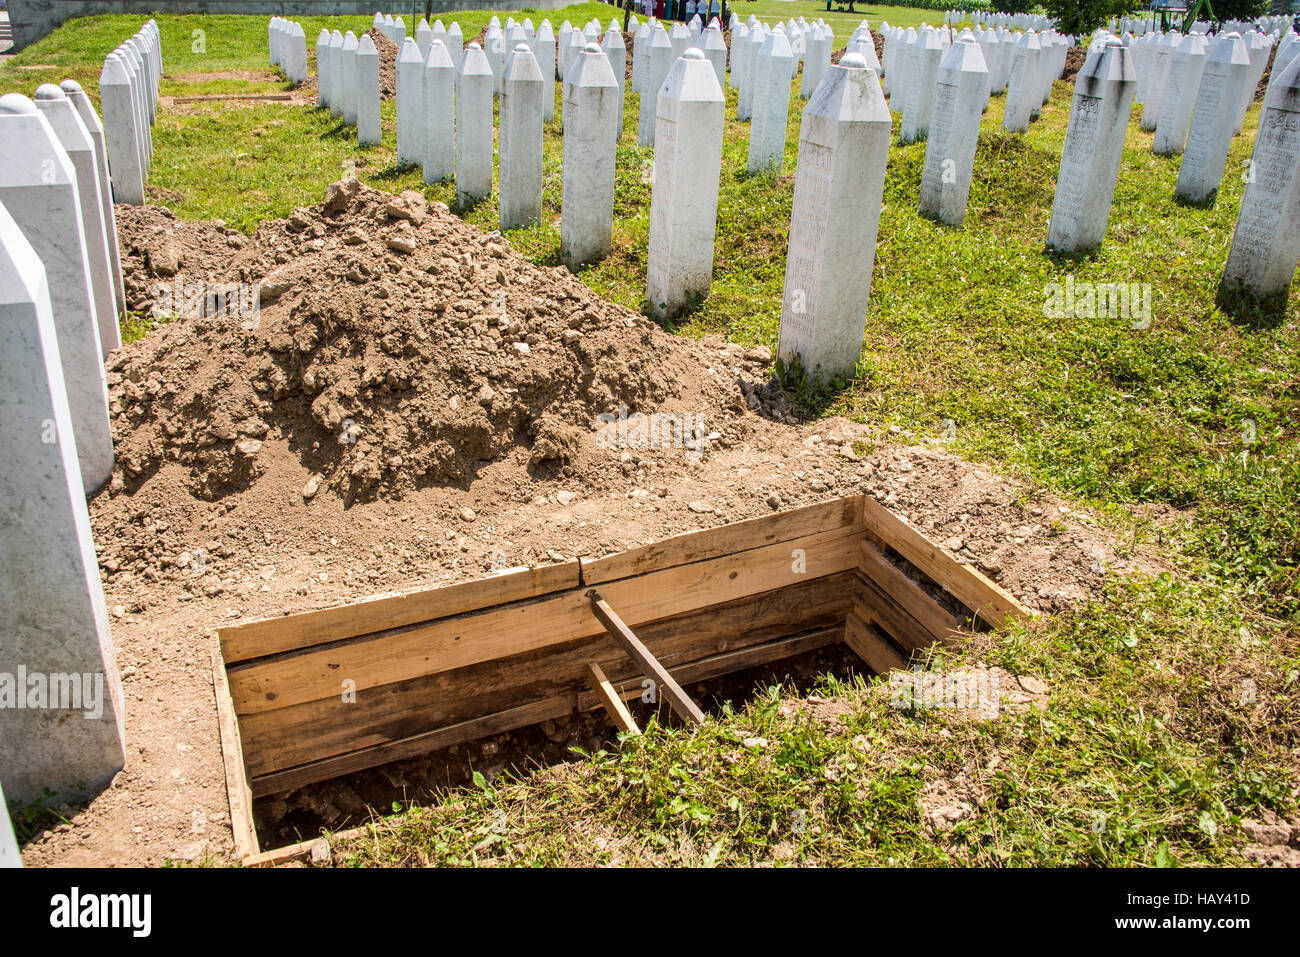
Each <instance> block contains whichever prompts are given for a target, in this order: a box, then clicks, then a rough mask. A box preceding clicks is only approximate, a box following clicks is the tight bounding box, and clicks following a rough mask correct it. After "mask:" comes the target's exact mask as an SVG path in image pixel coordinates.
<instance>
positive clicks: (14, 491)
mask: <svg viewBox="0 0 1300 957" xmlns="http://www.w3.org/2000/svg"><path fill="white" fill-rule="evenodd" d="M13 96H17V94H13ZM18 99H19V100H25V98H23V97H18ZM27 107H30V101H26V104H25V105H24V104H20V103H16V102H15V101H14V100H12V99H11V98H10V97H8V96H6V97H3V98H0V123H3V124H4V125H6V126H10V127H12V126H13V124H14V118H15V117H19V118H20V119H18V120H17V122H18V123H19V124H20V125H22V126H24V128H25V132H24V139H23V140H20V142H21V141H26V134H28V133H32V132H35V133H36V135H37V137H38V138H44V139H45V140H46V143H45V144H44V145H46V146H56V144H54V142H53V137H52V136H50V131H49V129H48V124H47V125H46V128H45V129H44V130H43V131H41V130H36V131H33V129H32V128H33V127H34V126H35V127H39V125H40V124H39V123H33V121H34V120H42V119H43V118H42V116H41V114H39V113H37V112H36V109H35V107H30V112H28V111H27ZM15 110H17V112H14V111H15ZM22 117H25V118H26V119H21V118H22ZM10 133H17V130H12V129H11V130H7V131H6V132H5V133H4V134H0V144H5V145H8V144H10V143H13V142H15V141H14V140H13V139H12V138H11V137H10V135H9V134H10ZM30 145H32V146H33V148H39V146H40V145H41V144H36V143H31V144H30ZM4 149H5V146H3V145H0V151H2V150H4ZM9 162H10V160H9V158H8V157H6V163H5V165H6V166H8V165H9ZM24 165H27V164H26V163H24ZM56 165H62V166H63V167H64V168H63V169H60V170H58V172H57V173H56V179H59V180H61V181H60V182H57V183H42V184H41V186H42V188H43V189H45V190H46V192H45V193H44V194H43V196H37V194H35V193H33V192H31V191H28V194H27V196H25V197H24V196H15V191H14V190H12V189H4V190H0V192H2V193H4V194H5V195H4V196H0V355H3V356H4V361H3V362H0V421H3V422H4V423H5V435H6V437H7V439H8V441H7V442H6V449H5V455H4V456H3V459H2V460H0V501H3V502H5V503H6V506H7V511H6V514H5V534H4V535H0V578H2V579H3V580H4V581H6V582H10V583H12V584H14V585H17V584H18V583H21V587H14V588H10V589H9V590H8V594H6V596H5V603H6V604H5V611H6V614H7V615H8V626H7V627H6V628H5V629H4V631H3V632H2V633H0V661H4V662H6V663H8V664H9V665H10V666H11V667H12V666H13V665H15V664H17V665H18V666H19V667H18V668H16V669H14V670H16V671H20V672H21V671H25V672H26V680H24V679H23V678H21V677H20V678H19V679H18V680H19V681H20V682H22V683H21V684H20V685H19V687H18V688H17V689H16V690H17V693H18V694H19V695H23V696H25V697H26V696H27V695H28V694H29V692H30V690H31V689H32V687H33V683H34V682H36V680H37V679H39V681H40V682H41V683H42V684H43V685H44V686H45V687H46V688H48V687H49V684H50V683H51V682H59V683H60V686H61V687H64V688H66V687H68V684H67V683H68V682H75V685H76V689H77V691H78V692H81V694H79V695H78V696H77V699H74V700H75V703H76V704H77V705H79V707H76V708H73V707H69V705H71V704H73V703H74V702H73V701H59V702H57V703H56V702H54V701H52V700H37V701H31V700H27V701H25V704H26V706H22V705H19V706H14V704H15V703H14V702H13V701H10V702H9V706H8V707H4V708H0V779H3V781H4V785H5V788H6V791H5V797H7V798H8V799H10V800H13V801H19V802H24V803H26V802H30V801H34V800H38V799H40V798H42V797H43V796H44V795H45V792H46V791H47V790H48V791H53V792H54V793H55V794H58V795H60V796H64V797H74V796H82V795H84V794H85V790H86V789H87V788H90V789H98V788H99V787H102V786H103V785H105V784H107V783H108V782H109V781H110V780H111V779H112V777H113V775H115V774H116V773H117V772H118V771H120V770H121V769H122V767H123V764H124V762H125V736H124V726H123V707H122V687H121V681H120V678H119V675H118V670H117V663H116V659H115V657H114V651H113V644H112V640H111V638H110V635H109V629H108V612H107V609H106V607H105V603H104V593H103V588H102V585H101V582H100V577H99V563H98V561H97V560H96V557H95V547H94V543H93V541H92V539H91V533H90V518H89V515H88V513H87V510H86V486H85V485H84V484H83V481H82V471H83V464H82V463H81V462H79V460H78V451H79V450H78V448H77V447H76V445H75V444H74V442H73V441H72V437H73V436H74V435H75V434H76V433H77V430H76V427H75V421H74V416H75V414H76V413H75V411H74V410H73V408H72V403H71V401H70V400H71V398H72V396H71V394H70V393H71V390H73V389H77V388H78V387H77V384H76V382H75V380H73V379H71V378H70V375H73V374H76V373H70V371H69V362H68V359H67V357H66V356H65V354H64V349H65V345H70V344H68V343H66V342H65V332H66V331H69V330H67V329H66V327H61V326H60V325H59V310H60V308H61V307H60V306H59V305H56V302H55V300H56V299H57V298H58V297H59V292H58V289H57V285H58V284H59V282H60V281H66V282H67V283H68V284H72V282H73V280H74V279H75V278H76V277H73V276H70V275H67V274H66V271H65V266H66V263H67V256H66V255H65V256H64V257H61V258H56V259H53V260H51V259H47V258H46V257H45V256H42V255H41V253H40V252H39V251H38V250H37V249H36V248H35V247H34V246H33V244H32V242H31V241H30V239H29V236H30V235H31V233H30V232H29V231H28V230H26V229H24V228H23V226H22V225H21V224H20V222H18V221H17V220H16V219H15V218H14V217H13V216H12V215H11V213H10V210H9V203H8V200H9V199H14V198H18V199H21V200H33V199H34V200H35V201H36V202H40V199H41V198H45V199H48V200H50V202H51V209H50V212H51V216H52V219H58V220H60V221H61V222H62V224H63V225H75V220H74V219H73V217H71V216H69V211H71V210H74V209H75V201H74V200H73V197H72V196H71V195H69V194H70V193H71V192H74V191H75V186H74V185H73V184H72V183H71V182H70V181H69V180H68V179H65V177H69V178H70V177H71V176H72V170H71V168H70V164H68V161H67V159H66V157H65V158H62V163H61V164H56ZM0 175H5V174H3V173H0ZM38 182H39V181H38ZM24 205H29V203H26V202H25V203H24ZM70 235H75V232H74V233H72V234H70ZM60 239H61V240H62V242H63V243H64V245H65V246H72V245H73V241H72V240H70V239H69V238H68V237H67V236H63V237H60ZM83 280H84V277H83ZM81 332H82V335H83V338H85V339H87V340H90V339H92V337H93V332H92V331H91V330H87V329H86V328H85V324H84V323H82V329H81ZM79 351H80V352H85V351H86V350H84V349H82V350H79ZM95 351H97V350H95ZM95 364H96V366H97V367H98V376H97V378H98V381H99V382H101V383H102V381H103V374H104V370H103V365H102V364H100V363H99V362H98V361H96V363H95ZM92 381H94V378H92ZM107 411H108V410H107V406H105V408H104V412H105V414H107ZM20 503H21V506H20ZM52 705H53V706H52ZM57 705H62V706H57ZM0 830H3V831H4V832H5V833H0V862H3V863H4V864H13V863H14V862H13V860H12V857H13V854H14V850H15V849H14V848H13V846H12V835H11V834H9V833H7V831H8V820H7V816H6V815H5V814H4V813H3V812H0Z"/></svg>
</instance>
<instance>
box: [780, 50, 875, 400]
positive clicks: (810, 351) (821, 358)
mask: <svg viewBox="0 0 1300 957" xmlns="http://www.w3.org/2000/svg"><path fill="white" fill-rule="evenodd" d="M891 127H892V121H891V119H890V116H889V108H888V107H887V106H886V105H885V97H884V93H883V91H882V90H881V87H880V82H879V80H878V79H877V77H876V73H875V71H874V70H871V69H869V68H868V67H867V65H866V61H865V60H864V59H863V58H862V56H861V55H860V54H856V53H850V54H846V55H845V56H844V57H843V58H841V60H840V62H839V63H838V64H835V65H832V66H830V67H828V68H827V72H826V76H825V77H823V79H822V82H821V83H820V84H819V85H818V87H817V90H816V92H815V93H814V94H813V97H812V99H811V100H809V101H808V105H807V106H806V107H805V108H804V111H803V117H802V119H801V120H800V127H799V159H798V162H797V164H796V167H795V185H794V206H793V210H792V212H791V216H790V243H789V251H788V253H787V257H786V269H785V285H784V291H783V296H782V306H781V327H780V333H779V337H778V341H777V354H778V356H779V357H780V358H781V360H782V361H783V362H785V363H787V364H788V365H790V364H800V365H802V367H803V369H804V370H805V371H806V372H807V373H808V374H809V376H810V377H811V378H814V379H823V380H826V379H830V378H833V377H834V376H837V375H846V374H847V375H852V373H853V371H854V369H855V367H856V365H857V362H858V358H859V356H860V355H861V353H862V335H863V331H864V329H865V326H866V312H867V303H868V300H869V298H870V294H871V274H872V265H873V260H874V259H875V249H876V234H877V230H878V228H879V224H880V209H881V198H882V195H883V191H884V184H885V163H886V160H887V158H888V156H889V138H890V133H891Z"/></svg>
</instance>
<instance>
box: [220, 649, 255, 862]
mask: <svg viewBox="0 0 1300 957" xmlns="http://www.w3.org/2000/svg"><path fill="white" fill-rule="evenodd" d="M211 656H212V695H213V697H214V698H215V699H216V704H217V731H218V733H219V734H220V737H221V760H222V762H223V764H224V765H225V769H226V799H227V801H228V802H229V804H230V832H231V836H232V837H233V838H234V841H235V855H236V856H237V857H247V856H248V855H250V854H256V853H257V852H258V847H257V828H256V827H255V826H254V824H253V796H252V792H251V791H250V790H249V787H248V777H247V773H246V771H245V769H244V749H243V746H242V744H241V743H240V737H239V722H237V721H236V720H235V709H234V706H233V705H232V704H231V702H230V688H229V686H228V685H227V684H226V664H225V662H224V661H222V660H221V642H220V641H218V640H217V639H215V638H214V639H213V640H212V648H211Z"/></svg>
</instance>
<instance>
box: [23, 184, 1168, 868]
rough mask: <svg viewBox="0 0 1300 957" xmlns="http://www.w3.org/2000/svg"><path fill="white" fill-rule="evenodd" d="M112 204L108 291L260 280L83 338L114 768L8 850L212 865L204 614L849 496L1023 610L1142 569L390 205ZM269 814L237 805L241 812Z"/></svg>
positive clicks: (343, 197) (220, 836) (347, 191)
mask: <svg viewBox="0 0 1300 957" xmlns="http://www.w3.org/2000/svg"><path fill="white" fill-rule="evenodd" d="M117 212H118V223H119V227H120V230H121V245H122V252H123V268H124V271H125V272H126V274H127V280H126V281H127V289H128V300H129V301H130V302H131V303H132V304H133V305H134V306H139V305H141V304H144V303H147V302H148V300H149V298H150V296H151V295H152V294H153V293H152V291H151V290H152V288H153V286H154V285H155V284H171V285H173V287H174V284H175V283H176V282H177V281H178V279H180V280H183V281H185V282H200V281H202V282H209V283H215V282H239V281H245V282H260V283H261V284H262V295H263V303H264V304H263V306H262V309H261V312H260V315H259V316H257V318H256V320H250V319H248V318H242V317H240V316H218V317H209V318H181V319H177V320H175V321H172V322H170V323H169V324H167V325H164V326H161V327H160V328H158V329H156V330H155V331H154V332H153V333H152V334H150V335H149V336H147V337H146V338H145V339H143V340H140V341H139V342H136V343H133V344H131V345H129V346H126V347H124V348H123V349H121V350H120V351H119V352H118V353H116V354H114V355H113V356H112V357H110V361H109V363H108V369H109V382H110V403H111V407H112V416H113V430H114V439H115V443H116V448H117V455H118V466H117V468H116V470H115V472H114V476H113V479H112V481H111V483H110V485H109V486H108V487H107V488H105V489H104V490H102V491H101V492H99V493H98V494H96V495H95V496H94V497H93V498H92V500H91V502H90V511H91V521H92V526H93V530H94V535H95V541H96V545H97V550H98V554H99V559H100V565H101V572H102V575H103V580H104V587H105V592H106V597H107V603H108V606H109V608H110V610H111V617H112V628H113V637H114V641H115V643H116V645H117V648H118V662H119V666H120V668H121V669H122V679H123V688H124V691H125V701H126V707H127V714H126V729H127V740H128V753H127V763H126V769H125V770H124V771H123V772H122V773H121V774H120V775H118V777H117V779H116V780H115V781H114V782H113V783H112V785H111V786H110V787H109V788H108V789H107V790H105V791H104V792H103V793H101V794H100V795H98V796H97V797H96V798H94V799H93V800H92V801H91V802H90V803H89V804H88V805H87V806H85V807H82V808H65V809H64V814H65V816H66V817H67V818H68V819H69V823H68V824H64V825H60V826H59V827H57V828H55V829H53V830H51V831H47V832H45V833H44V834H42V835H39V836H38V837H36V838H35V839H34V840H33V841H31V842H30V843H29V844H28V845H27V847H26V848H25V850H24V861H25V863H27V864H28V865H85V866H100V865H157V864H161V863H163V862H164V861H166V860H168V859H183V860H191V861H193V860H200V859H204V858H205V857H215V858H217V859H221V858H223V857H225V856H227V855H229V854H230V852H231V850H232V844H231V839H230V831H229V826H228V810H227V803H226V792H225V786H224V772H223V768H222V761H221V752H220V745H219V740H218V734H217V727H216V720H215V719H216V712H215V706H214V700H213V691H212V675H211V667H210V662H209V651H210V640H211V636H212V633H213V631H214V629H215V628H216V627H217V626H218V625H220V624H221V623H222V622H227V621H231V620H234V619H240V618H256V617H267V616H274V615H278V614H281V613H284V612H288V611H297V610H306V609H310V608H319V607H324V606H329V605H334V604H339V603H342V602H347V601H351V600H356V599H359V598H361V597H364V596H368V595H372V594H375V593H380V592H392V591H401V590H410V589H415V588H427V587H431V586H435V585H439V584H445V583H450V582H453V581H457V580H463V579H468V578H475V577H481V576H483V575H485V574H488V573H490V571H491V570H492V569H494V568H500V567H510V566H519V565H538V564H545V563H548V562H555V561H562V560H567V559H572V558H573V557H574V556H575V555H579V554H585V555H589V556H597V555H601V554H605V553H609V552H613V551H619V550H623V549H626V548H629V547H633V546H636V545H640V544H642V543H644V542H647V541H652V540H655V539H658V538H662V537H665V536H668V535H672V534H676V533H680V532H684V531H690V530H693V529H697V528H704V527H710V526H713V525H719V524H723V523H726V522H732V521H737V520H740V519H744V518H749V517H753V516H757V515H763V514H769V513H770V512H772V511H773V510H774V509H777V508H790V507H795V506H799V505H804V504H809V503H811V502H815V501H818V500H821V499H826V498H831V497H837V496H842V495H849V494H857V493H860V492H867V493H869V494H872V495H874V496H875V497H877V498H878V499H879V500H881V501H882V502H885V503H886V504H887V505H889V506H890V507H891V508H893V509H894V510H895V511H897V512H899V513H900V514H903V515H905V516H906V517H907V518H908V519H909V520H910V521H911V522H913V524H915V525H916V526H917V527H919V528H920V529H921V530H922V531H924V532H925V533H926V534H928V535H930V536H931V537H932V538H933V539H935V540H936V541H937V542H939V543H940V544H942V545H944V547H946V548H949V549H951V550H952V551H954V552H955V553H956V554H957V555H958V556H959V557H961V558H962V559H963V560H966V561H969V562H972V563H973V564H975V565H977V566H978V567H980V568H981V569H982V570H984V571H985V572H986V573H988V574H989V575H991V576H992V577H993V578H995V579H996V580H998V581H999V582H1000V583H1001V584H1002V585H1003V586H1004V587H1007V588H1008V589H1010V590H1011V591H1012V592H1013V593H1015V594H1016V595H1017V596H1018V597H1020V598H1021V599H1022V600H1023V601H1025V602H1026V604H1028V605H1030V606H1032V607H1035V608H1039V609H1041V610H1043V611H1044V612H1048V613H1050V612H1053V611H1056V610H1062V609H1066V608H1069V607H1071V606H1073V605H1075V604H1077V603H1079V602H1081V601H1084V600H1086V599H1087V597H1088V596H1089V594H1091V593H1092V592H1093V591H1094V590H1095V589H1096V588H1097V587H1098V586H1099V585H1100V583H1101V582H1102V581H1103V580H1104V576H1105V575H1106V574H1108V573H1117V574H1125V573H1128V572H1131V571H1133V570H1135V569H1137V568H1139V566H1140V567H1141V569H1143V570H1149V569H1150V568H1152V567H1153V566H1152V564H1151V563H1150V561H1149V560H1148V559H1145V558H1141V557H1139V558H1137V559H1136V562H1137V563H1136V564H1135V559H1134V558H1133V557H1131V556H1130V555H1129V554H1128V552H1127V549H1126V548H1125V547H1124V545H1123V544H1122V543H1120V542H1117V541H1115V540H1114V537H1113V536H1112V535H1111V534H1109V533H1108V532H1106V531H1105V530H1103V529H1102V528H1100V527H1099V526H1098V523H1097V522H1096V521H1095V520H1094V519H1093V517H1091V516H1089V515H1087V514H1085V513H1083V512H1079V511H1076V510H1074V509H1073V507H1072V506H1071V505H1070V504H1069V503H1065V502H1062V501H1058V500H1056V499H1053V498H1051V497H1047V496H1041V495H1036V494H1033V493H1031V492H1030V491H1028V490H1026V489H1024V488H1022V487H1020V486H1018V485H1017V484H1016V483H1014V482H1012V481H1010V480H1008V479H1006V478H1003V477H1000V476H998V475H995V474H993V473H992V472H990V471H988V470H987V469H985V468H983V467H981V466H977V465H973V464H971V463H968V462H965V461H962V460H961V459H958V458H955V457H953V456H951V455H949V454H948V453H946V452H944V451H943V450H942V449H940V448H937V447H935V446H933V445H915V444H913V445H909V444H907V443H908V442H909V441H915V440H910V439H909V437H908V436H905V435H902V434H891V433H890V432H888V431H883V432H882V431H880V430H878V429H871V428H868V427H866V426H862V425H859V424H855V423H851V422H848V421H846V420H841V419H823V420H819V421H815V422H811V423H805V422H802V421H800V419H799V417H798V416H797V415H795V414H794V412H793V410H792V409H791V408H790V406H789V405H788V403H787V401H786V399H785V397H784V395H783V394H782V393H781V392H780V391H779V390H778V389H776V388H775V387H774V386H773V385H771V384H770V381H769V375H770V365H769V363H770V355H769V352H768V350H767V349H766V348H765V347H757V348H745V347H742V346H740V345H737V344H735V343H727V342H725V341H723V340H722V339H721V338H720V337H709V338H706V339H703V340H700V341H689V340H685V339H681V338H678V337H675V336H671V335H668V334H667V333H665V332H663V331H662V330H660V329H659V328H658V327H657V326H656V325H654V324H653V323H651V322H649V321H648V320H646V319H645V318H644V317H642V316H639V315H637V314H634V313H632V312H630V311H628V310H626V309H624V308H622V307H620V306H616V305H612V304H610V303H607V302H605V301H603V300H601V299H600V298H599V297H598V296H596V295H595V294H594V293H592V292H591V291H590V290H589V289H588V288H587V287H586V286H585V285H583V284H582V283H581V282H580V281H579V280H577V279H576V278H574V277H572V276H570V275H569V274H568V273H567V272H566V271H565V270H563V269H549V268H544V267H539V266H535V265H533V264H531V263H529V262H528V261H526V260H524V259H523V258H522V257H520V256H518V255H517V254H516V253H514V252H513V251H512V250H511V249H510V247H509V244H508V243H507V242H506V241H505V240H504V239H502V238H501V237H500V236H499V235H497V234H484V233H482V232H480V231H479V230H477V229H475V228H474V227H471V226H469V225H467V224H466V223H464V222H463V221H461V220H460V219H459V218H457V217H455V216H454V215H452V214H451V213H449V212H448V211H447V210H446V209H445V207H441V206H440V205H438V204H434V205H429V206H426V205H425V204H424V201H423V199H422V197H419V196H418V195H417V194H413V193H409V194H406V195H404V196H400V197H399V196H392V195H389V194H385V193H380V192H377V191H374V190H370V189H368V188H366V187H362V186H359V185H358V184H357V183H356V182H355V181H348V182H345V183H339V184H335V185H334V186H332V187H330V190H329V192H328V194H327V196H326V201H325V202H324V203H322V204H321V205H318V206H315V207H309V208H304V209H299V210H295V211H294V213H293V214H292V215H291V216H290V217H289V218H288V219H287V220H282V221H278V222H271V223H264V224H263V225H262V226H261V227H260V228H259V229H258V231H257V233H256V235H255V236H253V237H252V238H251V239H250V238H248V237H243V236H240V235H238V234H236V233H233V232H232V231H230V230H227V229H225V228H224V227H222V226H221V225H219V224H214V223H181V222H180V221H178V220H176V219H175V218H174V217H172V215H171V214H170V213H169V212H168V211H167V210H165V209H161V208H158V207H144V208H136V209H132V208H130V207H121V206H120V207H118V211H117ZM620 407H623V408H625V409H626V410H627V414H628V415H629V416H630V415H632V414H633V413H638V412H639V413H647V414H649V413H656V412H657V413H661V414H669V413H671V414H678V415H686V414H699V415H702V416H703V426H704V427H703V429H701V430H700V431H699V433H698V435H697V434H696V433H694V432H692V433H691V434H690V436H689V438H690V440H691V443H692V445H693V448H687V447H668V448H659V449H620V448H605V447H602V446H601V445H600V443H599V442H598V440H597V436H598V430H597V425H598V417H599V416H600V415H602V414H611V413H612V414H615V415H617V414H618V412H619V409H620ZM688 452H690V453H698V454H688ZM581 720H583V721H585V720H587V719H581ZM593 720H598V721H599V720H602V719H600V718H599V717H597V718H596V719H593ZM575 727H578V728H579V729H580V733H581V734H588V733H589V732H590V730H591V729H589V728H587V727H585V726H584V725H581V722H579V724H578V725H576V726H575ZM556 733H557V729H554V728H552V729H550V730H549V731H547V730H546V729H543V731H542V734H543V736H544V737H548V738H550V740H552V741H554V740H555V737H554V736H555V734H556ZM560 738H561V739H563V738H564V733H563V732H560ZM519 740H520V741H522V742H523V744H524V746H530V745H529V744H528V742H529V741H531V740H532V739H531V738H529V737H528V736H527V735H522V736H520V738H519ZM579 740H581V738H579ZM487 746H488V745H487V744H485V743H476V745H475V747H476V748H477V750H476V751H475V752H474V755H475V758H476V759H477V760H481V759H482V756H483V749H485V748H486V747H487ZM282 804H283V805H284V806H283V807H278V806H277V807H272V808H271V810H270V811H269V812H266V811H263V812H259V820H262V821H263V822H264V823H266V824H267V826H268V828H269V829H270V830H273V831H275V830H281V831H282V830H284V829H283V828H277V827H276V821H277V815H279V816H280V817H284V816H286V815H288V814H289V813H290V812H291V810H292V808H291V807H290V806H289V804H288V802H282ZM352 810H355V809H352ZM377 810H378V811H379V812H381V813H382V812H383V810H384V808H382V807H381V808H378V809H377Z"/></svg>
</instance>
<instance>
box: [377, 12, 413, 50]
mask: <svg viewBox="0 0 1300 957" xmlns="http://www.w3.org/2000/svg"><path fill="white" fill-rule="evenodd" d="M371 25H372V26H373V27H374V29H376V30H378V31H380V32H381V33H383V34H384V36H386V37H388V39H390V40H392V41H393V43H395V44H396V45H397V46H399V47H400V46H401V45H402V41H403V40H405V39H406V21H405V20H403V19H402V18H401V17H393V16H392V15H391V14H387V13H376V14H375V18H374V20H373V21H371ZM372 42H373V41H372Z"/></svg>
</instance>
